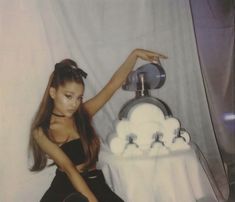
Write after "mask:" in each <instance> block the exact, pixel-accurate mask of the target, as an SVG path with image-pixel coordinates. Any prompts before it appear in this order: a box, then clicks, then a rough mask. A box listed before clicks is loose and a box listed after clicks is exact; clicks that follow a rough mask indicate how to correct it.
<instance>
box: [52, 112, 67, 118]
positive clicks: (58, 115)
mask: <svg viewBox="0 0 235 202" xmlns="http://www.w3.org/2000/svg"><path fill="white" fill-rule="evenodd" d="M52 115H54V116H57V117H65V115H60V114H56V113H54V112H52Z"/></svg>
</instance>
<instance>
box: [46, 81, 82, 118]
mask: <svg viewBox="0 0 235 202" xmlns="http://www.w3.org/2000/svg"><path fill="white" fill-rule="evenodd" d="M83 93H84V87H83V85H82V84H78V83H76V82H67V83H65V85H63V86H59V87H58V88H57V89H55V88H53V87H51V88H50V96H51V98H52V99H53V100H54V109H53V112H54V113H56V114H59V115H64V116H66V117H71V116H72V115H73V114H74V112H76V111H77V109H78V107H79V105H80V104H81V102H82V97H83Z"/></svg>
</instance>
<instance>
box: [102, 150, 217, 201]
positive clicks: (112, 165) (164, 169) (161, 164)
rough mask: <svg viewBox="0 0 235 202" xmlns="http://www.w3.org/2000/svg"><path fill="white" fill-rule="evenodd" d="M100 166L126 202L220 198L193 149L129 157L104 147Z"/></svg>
mask: <svg viewBox="0 0 235 202" xmlns="http://www.w3.org/2000/svg"><path fill="white" fill-rule="evenodd" d="M99 166H100V167H101V168H102V170H103V173H104V175H105V178H106V180H107V183H108V184H109V185H110V186H111V187H112V189H113V190H114V191H115V192H116V193H117V194H118V195H119V196H121V197H122V198H123V199H124V201H125V202H215V201H218V200H217V199H216V196H215V193H214V191H213V189H212V186H211V184H210V181H209V178H208V177H207V175H206V172H205V171H204V169H203V167H202V166H201V164H200V162H199V160H198V158H197V156H196V154H195V152H194V150H193V149H187V150H183V151H176V152H174V153H170V154H168V155H165V156H155V157H149V156H147V155H146V156H142V157H129V158H127V157H122V156H117V155H114V154H112V153H111V152H109V151H105V150H104V149H103V150H101V152H100V157H99Z"/></svg>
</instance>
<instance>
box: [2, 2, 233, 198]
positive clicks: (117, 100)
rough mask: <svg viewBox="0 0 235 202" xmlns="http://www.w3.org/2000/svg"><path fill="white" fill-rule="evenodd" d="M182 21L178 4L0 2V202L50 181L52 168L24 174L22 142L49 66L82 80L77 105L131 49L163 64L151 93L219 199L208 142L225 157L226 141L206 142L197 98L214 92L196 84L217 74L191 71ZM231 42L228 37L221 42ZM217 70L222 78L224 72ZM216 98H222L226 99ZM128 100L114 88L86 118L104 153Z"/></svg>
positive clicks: (188, 18)
mask: <svg viewBox="0 0 235 202" xmlns="http://www.w3.org/2000/svg"><path fill="white" fill-rule="evenodd" d="M194 3H195V2H194ZM191 5H192V2H191ZM191 14H192V13H191V10H190V2H189V1H188V0H96V1H95V0H11V1H8V0H0V47H1V49H0V61H1V66H0V77H1V79H0V85H1V88H0V91H1V99H0V114H1V115H0V118H1V128H0V130H1V131H0V133H1V136H0V138H1V140H0V159H1V161H0V172H1V176H0V187H1V193H0V201H7V202H16V201H17V202H32V201H38V200H39V199H40V197H41V196H42V194H43V192H44V191H45V190H46V189H47V188H48V186H49V183H50V181H51V179H52V178H53V175H54V168H48V169H46V170H44V171H43V172H40V173H34V174H32V173H30V172H29V171H28V169H27V167H28V161H27V160H28V159H27V143H28V136H29V134H28V133H29V126H30V122H31V120H32V117H33V115H34V113H35V112H36V109H37V107H38V105H39V103H40V100H41V98H42V95H43V93H44V90H45V87H46V85H47V81H48V78H49V75H50V73H51V71H52V70H53V68H54V64H55V63H56V62H58V61H60V60H62V59H64V58H68V57H69V58H72V59H75V60H76V61H77V62H78V64H79V65H80V66H81V67H82V68H83V69H84V70H85V71H87V72H88V78H87V79H86V92H85V99H87V98H89V97H91V96H93V95H95V94H96V93H97V92H98V91H99V90H100V89H101V88H102V87H103V86H104V85H105V83H106V82H107V81H108V80H109V78H110V77H111V75H112V74H113V73H114V72H115V70H116V69H117V68H118V66H119V65H120V64H121V63H122V61H123V60H124V59H125V58H126V56H127V55H128V54H129V53H130V51H132V50H133V49H134V48H137V47H138V48H146V49H150V50H154V51H159V52H162V53H164V54H166V55H168V56H169V59H168V60H165V61H162V65H163V67H164V69H165V71H166V75H167V80H166V83H165V85H164V86H163V87H162V88H161V89H159V90H155V91H152V92H151V94H152V96H155V97H158V98H159V99H162V100H163V101H164V102H166V103H167V104H168V106H169V107H170V108H171V110H172V112H173V114H174V116H175V117H176V118H178V119H179V120H180V121H181V126H182V127H183V128H186V130H187V131H189V133H190V134H191V137H192V141H194V142H195V143H196V144H197V145H198V146H199V147H200V149H201V151H202V152H203V154H204V156H205V158H206V160H207V162H208V165H209V167H210V169H211V171H212V174H213V176H214V178H215V180H216V183H217V185H218V187H219V189H220V191H221V192H222V193H223V195H224V196H225V197H227V195H228V183H227V177H226V174H225V171H224V167H223V162H222V160H221V155H220V152H219V149H218V144H217V141H216V137H217V139H218V140H219V142H220V145H222V146H223V148H224V149H225V148H228V151H229V153H233V152H234V147H233V143H231V142H232V141H231V140H234V139H230V138H232V137H233V136H232V133H231V135H225V133H221V134H220V135H219V137H220V139H219V138H218V135H217V136H215V133H214V129H213V125H212V119H211V111H210V110H211V108H209V105H210V106H211V103H210V102H208V99H207V98H209V97H212V96H213V95H210V96H209V95H208V94H206V93H208V92H209V91H208V90H206V89H209V88H213V85H214V83H210V85H209V84H208V83H209V79H208V80H206V78H205V77H204V75H205V72H211V71H213V72H216V71H219V70H221V69H220V68H219V66H220V65H218V68H216V70H214V69H213V70H211V69H212V68H213V67H211V69H204V68H203V69H202V68H201V66H200V63H199V55H198V50H197V45H196V39H195V33H194V27H193V19H192V15H191ZM194 19H195V18H194ZM205 19H207V18H206V17H205V18H204V19H202V21H204V20H205ZM208 24H210V21H208ZM228 32H229V31H228ZM221 33H222V32H221ZM197 36H198V35H197ZM232 37H234V36H233V35H232V33H230V34H229V33H228V35H226V43H228V44H230V42H231V40H233V38H232ZM219 40H221V44H223V39H221V38H220V39H219ZM216 41H217V40H216ZM229 41H230V42H229ZM211 44H214V42H213V41H211ZM206 52H208V51H206ZM229 53H231V52H229ZM225 55H227V54H225ZM202 57H205V58H207V56H204V54H202V55H201V53H200V58H201V64H202V61H203V60H202ZM231 57H232V55H231V54H230V57H229V61H232V59H231ZM224 61H226V62H227V59H224ZM220 62H221V63H222V64H223V65H224V66H223V68H226V71H227V70H228V73H227V74H226V75H227V76H228V77H227V78H228V79H232V78H230V77H229V75H231V74H230V73H229V64H230V63H226V65H225V63H224V62H222V61H220ZM142 63H143V62H142V61H139V62H138V63H137V65H136V67H138V66H139V65H141V64H142ZM221 63H219V64H221ZM216 64H217V63H216ZM232 67H233V66H230V72H231V71H232V70H231V69H232ZM208 74H209V73H208ZM217 74H219V73H217ZM219 75H220V74H219ZM208 78H209V77H208ZM205 80H206V82H205ZM226 81H227V80H226ZM223 85H226V84H223ZM224 88H225V86H224ZM224 88H223V89H224ZM231 88H232V86H231ZM225 89H226V90H228V89H229V88H225ZM226 90H225V91H223V92H224V93H223V95H224V97H226V96H227V95H228V94H229V93H227V92H228V91H229V90H228V91H226ZM211 94H213V93H212V92H211ZM133 97H134V93H130V92H125V91H123V90H121V89H120V90H119V91H118V92H117V93H116V94H115V95H114V96H113V97H112V99H111V100H110V102H109V103H108V104H106V105H105V107H104V108H103V109H102V110H101V111H100V112H99V113H98V114H97V115H96V117H95V119H94V122H95V126H96V128H97V130H98V132H99V134H100V135H101V139H102V140H103V143H104V144H105V139H106V137H107V135H108V134H109V133H111V132H112V131H113V130H114V122H115V120H116V119H117V115H118V112H119V110H120V108H121V107H122V105H123V104H124V103H125V102H127V101H128V100H129V99H131V98H133ZM211 100H213V99H212V98H211ZM229 106H230V105H229ZM212 108H213V110H214V109H215V112H214V113H218V112H216V110H220V112H221V109H220V108H219V106H218V105H213V107H212ZM209 109H210V110H209ZM213 110H212V111H213ZM228 110H230V109H228ZM214 117H217V116H214ZM215 119H216V118H215ZM213 120H214V119H213ZM221 127H223V126H221ZM221 139H222V140H221ZM227 145H229V146H227Z"/></svg>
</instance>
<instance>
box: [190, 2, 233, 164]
mask: <svg viewBox="0 0 235 202" xmlns="http://www.w3.org/2000/svg"><path fill="white" fill-rule="evenodd" d="M191 5H192V13H193V20H194V25H195V34H196V39H197V44H198V50H199V56H200V62H201V68H202V76H203V79H204V83H205V88H206V93H207V97H208V103H209V108H210V112H211V117H212V121H213V126H214V130H215V134H216V137H217V140H218V143H219V146H220V148H221V151H222V154H223V157H224V159H225V161H226V162H228V163H230V162H231V161H235V160H234V159H235V156H234V155H235V118H234V117H233V118H232V119H228V118H227V117H226V116H228V115H233V116H234V115H235V90H234V86H235V83H234V82H235V72H234V68H235V66H234V64H235V63H234V58H235V57H234V54H235V52H234V22H235V21H234V15H235V14H234V13H235V11H234V9H235V7H234V5H235V3H234V1H231V0H227V1H219V0H206V1H203V0H198V1H193V0H191Z"/></svg>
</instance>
